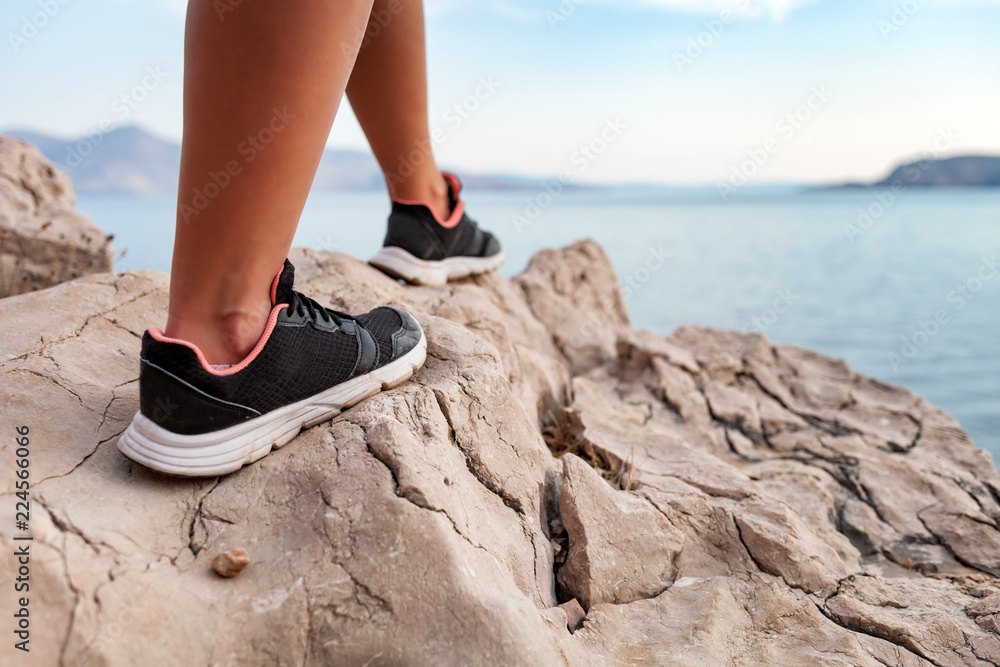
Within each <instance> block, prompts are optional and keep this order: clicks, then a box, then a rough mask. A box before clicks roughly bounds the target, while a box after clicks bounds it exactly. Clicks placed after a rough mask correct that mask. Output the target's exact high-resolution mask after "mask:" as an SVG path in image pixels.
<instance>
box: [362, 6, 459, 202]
mask: <svg viewBox="0 0 1000 667" xmlns="http://www.w3.org/2000/svg"><path fill="white" fill-rule="evenodd" d="M347 98H348V99H349V100H350V102H351V108H352V109H354V113H355V115H356V116H357V117H358V122H359V123H360V124H361V128H362V129H363V130H364V131H365V136H366V137H368V143H369V144H371V147H372V151H373V152H374V153H375V158H376V159H377V160H378V163H379V166H380V167H381V168H382V172H383V173H384V174H385V178H386V186H387V187H388V189H389V196H390V197H391V198H392V199H403V200H410V201H422V202H427V203H428V204H430V205H431V208H433V209H434V211H435V212H436V213H437V214H438V216H439V217H440V218H441V219H442V220H443V219H445V218H447V217H448V214H449V212H450V203H449V202H448V186H447V184H446V183H445V181H444V179H443V178H442V176H441V172H440V171H439V170H438V167H437V164H436V163H435V161H434V155H433V153H432V151H431V140H430V128H429V124H428V122H427V57H426V53H425V46H424V7H423V1H422V0H375V3H374V6H373V7H372V15H371V19H370V24H369V27H368V30H367V31H366V37H365V39H364V41H363V42H362V47H361V51H360V52H359V53H358V59H357V63H355V65H354V72H353V74H351V79H350V82H349V83H348V84H347ZM414 158H415V159H414Z"/></svg>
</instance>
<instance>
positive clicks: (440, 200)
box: [389, 168, 451, 220]
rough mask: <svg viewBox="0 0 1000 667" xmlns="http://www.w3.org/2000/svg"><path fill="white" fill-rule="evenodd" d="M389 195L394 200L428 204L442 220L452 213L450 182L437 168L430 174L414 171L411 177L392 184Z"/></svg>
mask: <svg viewBox="0 0 1000 667" xmlns="http://www.w3.org/2000/svg"><path fill="white" fill-rule="evenodd" d="M389 196H390V197H391V198H392V199H393V200H402V201H418V202H422V203H424V204H427V206H429V207H430V209H431V210H432V211H434V213H435V215H437V216H438V218H440V219H441V220H447V219H448V217H449V216H450V215H451V199H450V197H449V196H448V183H447V182H446V181H445V180H444V176H442V175H441V172H440V171H438V169H437V168H434V169H433V170H431V171H430V173H429V174H417V173H414V174H413V175H412V176H411V177H410V178H407V179H405V180H403V181H397V182H395V183H393V184H390V185H389Z"/></svg>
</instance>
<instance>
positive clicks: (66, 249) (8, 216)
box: [0, 135, 114, 297]
mask: <svg viewBox="0 0 1000 667" xmlns="http://www.w3.org/2000/svg"><path fill="white" fill-rule="evenodd" d="M74 205H75V199H74V196H73V184H72V182H71V181H70V180H69V177H68V176H67V175H66V174H64V173H63V172H61V171H59V170H58V169H57V168H56V167H55V165H53V164H52V163H51V162H50V161H49V160H48V159H46V158H45V157H44V156H43V155H42V154H41V152H39V150H38V149H37V148H35V147H34V146H32V145H31V144H29V143H27V142H25V141H22V140H20V139H14V138H11V137H5V136H2V135H0V269H2V271H0V297H4V296H9V295H11V294H22V293H24V292H31V291H33V290H37V289H41V288H43V287H50V286H52V285H56V284H58V283H61V282H64V281H66V280H70V279H72V278H78V277H80V276H82V275H85V274H89V273H100V272H104V271H110V270H111V264H112V261H113V259H114V250H113V249H112V247H111V240H110V238H109V237H107V236H106V235H105V234H104V232H102V231H101V229H100V228H99V227H98V226H97V225H96V224H94V222H93V221H92V220H91V219H90V218H88V217H87V216H85V215H83V214H82V213H80V212H79V211H77V210H76V209H75V208H74Z"/></svg>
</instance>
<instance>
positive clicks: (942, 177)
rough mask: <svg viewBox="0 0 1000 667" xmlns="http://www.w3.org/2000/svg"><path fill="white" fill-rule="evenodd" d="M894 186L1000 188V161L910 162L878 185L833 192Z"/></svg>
mask: <svg viewBox="0 0 1000 667" xmlns="http://www.w3.org/2000/svg"><path fill="white" fill-rule="evenodd" d="M893 185H896V186H897V187H898V186H905V187H915V188H935V187H1000V157H993V156H987V155H966V156H961V157H950V158H943V159H940V160H919V161H916V162H907V163H905V164H902V165H900V166H899V167H896V168H895V169H893V170H892V173H890V174H889V175H888V176H886V177H885V178H883V179H882V180H880V181H876V182H875V183H845V184H843V185H837V186H833V187H834V188H889V187H892V186H893Z"/></svg>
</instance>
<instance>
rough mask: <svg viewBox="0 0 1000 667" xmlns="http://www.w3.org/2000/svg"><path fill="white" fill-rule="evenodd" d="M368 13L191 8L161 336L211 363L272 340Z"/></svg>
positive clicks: (354, 5)
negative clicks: (273, 289)
mask: <svg viewBox="0 0 1000 667" xmlns="http://www.w3.org/2000/svg"><path fill="white" fill-rule="evenodd" d="M371 4H372V0H337V1H335V2H331V1H329V0H282V1H281V2H273V1H272V2H268V1H266V0H243V2H241V3H239V4H236V3H220V2H218V1H217V0H216V1H215V2H213V1H212V0H191V2H190V4H189V6H188V16H187V28H186V33H185V72H184V138H183V145H182V152H181V172H180V185H179V194H178V211H177V235H176V239H175V241H174V256H173V267H172V271H171V276H170V311H169V316H168V320H167V327H166V331H165V333H166V335H167V336H169V337H172V338H179V339H183V340H187V341H190V342H192V343H194V344H195V345H197V346H198V347H199V348H200V349H201V350H202V352H203V353H204V355H205V357H206V358H207V360H208V361H209V362H210V363H213V364H227V363H235V362H238V361H240V360H241V359H242V358H243V357H245V356H246V355H247V354H248V353H249V352H250V350H251V349H252V348H253V346H254V345H255V344H256V342H257V340H258V339H259V338H260V336H261V333H262V332H263V330H264V325H265V323H266V321H267V318H268V314H269V311H270V298H269V297H270V295H269V288H270V285H271V282H272V280H273V278H274V276H275V274H276V273H277V272H278V270H279V269H281V266H282V262H283V260H284V259H285V256H286V255H287V254H288V249H289V247H290V246H291V243H292V237H293V236H294V234H295V228H296V225H297V224H298V221H299V216H300V215H301V213H302V208H303V206H304V205H305V201H306V196H307V195H308V192H309V188H310V186H311V184H312V180H313V177H314V175H315V172H316V167H317V166H318V164H319V160H320V156H321V155H322V152H323V148H324V146H325V144H326V139H327V136H328V135H329V132H330V126H331V124H332V123H333V118H334V115H335V114H336V112H337V107H338V105H339V103H340V100H341V97H342V96H343V94H344V90H345V87H346V86H347V81H348V78H349V77H350V74H351V68H352V67H353V66H354V60H355V56H356V54H357V50H356V49H357V47H358V45H359V44H360V43H361V38H362V30H363V29H364V26H365V25H366V24H367V21H368V18H369V16H370V14H371ZM416 4H418V5H419V3H416ZM220 9H221V10H222V11H220ZM397 18H398V17H397ZM403 20H404V21H405V20H408V19H403ZM421 44H422V42H421ZM421 48H422V46H421ZM421 68H422V65H421ZM387 69H388V70H389V71H392V69H393V68H392V67H389V68H387ZM372 71H373V70H371V69H370V70H369V74H368V75H369V76H372V78H377V77H376V76H374V75H372V74H371V72H372ZM424 104H426V102H424ZM424 122H425V124H426V114H425V117H424ZM380 131H381V130H380ZM425 131H426V129H425Z"/></svg>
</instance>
